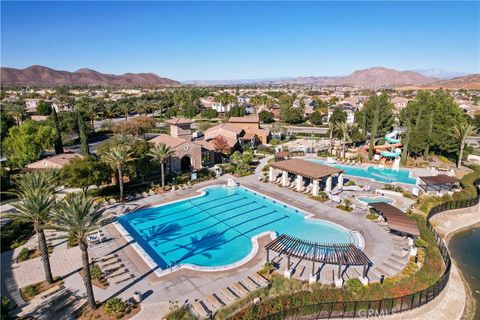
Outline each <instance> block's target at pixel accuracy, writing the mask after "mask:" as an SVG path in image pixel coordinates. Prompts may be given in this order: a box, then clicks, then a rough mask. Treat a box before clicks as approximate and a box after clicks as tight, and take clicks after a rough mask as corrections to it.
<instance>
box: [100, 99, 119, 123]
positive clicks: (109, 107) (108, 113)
mask: <svg viewBox="0 0 480 320" xmlns="http://www.w3.org/2000/svg"><path fill="white" fill-rule="evenodd" d="M116 108H117V106H116V104H115V103H114V102H108V103H106V104H105V105H104V106H103V116H104V117H106V118H108V119H110V120H111V119H112V118H113V117H115V114H116V113H117V110H116Z"/></svg>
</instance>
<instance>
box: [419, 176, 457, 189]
mask: <svg viewBox="0 0 480 320" xmlns="http://www.w3.org/2000/svg"><path fill="white" fill-rule="evenodd" d="M419 178H420V180H422V181H423V182H424V183H425V184H424V185H420V187H422V188H423V190H425V192H428V189H429V188H430V189H433V190H435V191H438V192H441V191H442V190H452V189H453V188H455V187H457V186H458V185H460V180H459V179H457V178H455V177H451V176H447V175H445V174H439V175H438V176H426V177H419Z"/></svg>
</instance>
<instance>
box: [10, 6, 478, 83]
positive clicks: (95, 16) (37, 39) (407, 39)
mask: <svg viewBox="0 0 480 320" xmlns="http://www.w3.org/2000/svg"><path fill="white" fill-rule="evenodd" d="M1 9H2V12H1V18H2V19H1V65H2V66H8V67H15V68H25V67H28V66H30V65H33V64H39V65H45V66H48V67H51V68H54V69H60V70H68V71H74V70H77V69H79V68H82V67H88V68H92V69H95V70H98V71H100V72H105V73H115V74H119V73H125V72H155V73H157V74H159V75H161V76H166V77H170V78H173V79H176V80H191V79H249V78H266V77H281V76H310V75H316V76H321V75H326V76H333V75H344V74H348V73H350V72H352V71H354V70H358V69H362V68H368V67H372V66H385V67H389V68H395V69H399V70H409V69H429V68H440V69H447V70H452V71H463V72H471V73H479V72H480V71H479V70H480V2H478V1H475V2H434V3H432V2H425V3H423V2H38V1H37V2H4V1H2V3H1Z"/></svg>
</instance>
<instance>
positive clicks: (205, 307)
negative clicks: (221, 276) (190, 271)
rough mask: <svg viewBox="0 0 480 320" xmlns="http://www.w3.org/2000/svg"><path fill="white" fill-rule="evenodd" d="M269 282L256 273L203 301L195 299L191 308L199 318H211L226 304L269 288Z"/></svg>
mask: <svg viewBox="0 0 480 320" xmlns="http://www.w3.org/2000/svg"><path fill="white" fill-rule="evenodd" d="M269 284H270V281H269V280H268V279H266V278H264V277H263V276H261V275H260V274H258V273H254V274H252V275H250V276H247V277H246V278H244V279H242V280H241V281H238V282H236V283H234V284H233V285H232V286H230V287H225V288H222V289H221V290H220V292H216V293H213V294H211V295H209V296H207V297H205V299H203V300H200V299H196V300H195V301H193V302H192V304H191V307H192V309H193V311H194V312H195V313H196V314H197V315H198V316H199V318H201V319H204V318H211V317H212V315H213V314H214V313H215V312H216V311H218V310H219V309H221V308H223V307H225V306H226V305H227V304H230V303H232V302H235V301H236V300H237V299H240V298H242V297H245V296H246V295H248V294H249V293H250V292H253V291H255V290H257V289H260V288H264V287H267V286H269Z"/></svg>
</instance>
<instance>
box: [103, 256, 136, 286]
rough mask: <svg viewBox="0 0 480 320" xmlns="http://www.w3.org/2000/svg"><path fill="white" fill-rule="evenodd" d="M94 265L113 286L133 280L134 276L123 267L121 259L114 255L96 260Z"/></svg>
mask: <svg viewBox="0 0 480 320" xmlns="http://www.w3.org/2000/svg"><path fill="white" fill-rule="evenodd" d="M95 263H96V264H97V265H98V266H99V267H100V269H101V270H102V271H103V273H104V274H105V276H106V278H107V280H109V281H112V282H113V283H115V284H119V283H122V282H125V281H128V280H130V279H132V278H135V275H134V274H132V273H131V272H130V270H128V269H127V268H126V267H125V264H123V261H122V259H121V258H120V257H119V256H118V254H116V253H115V254H109V255H106V256H104V257H102V258H99V259H96V260H95Z"/></svg>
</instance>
